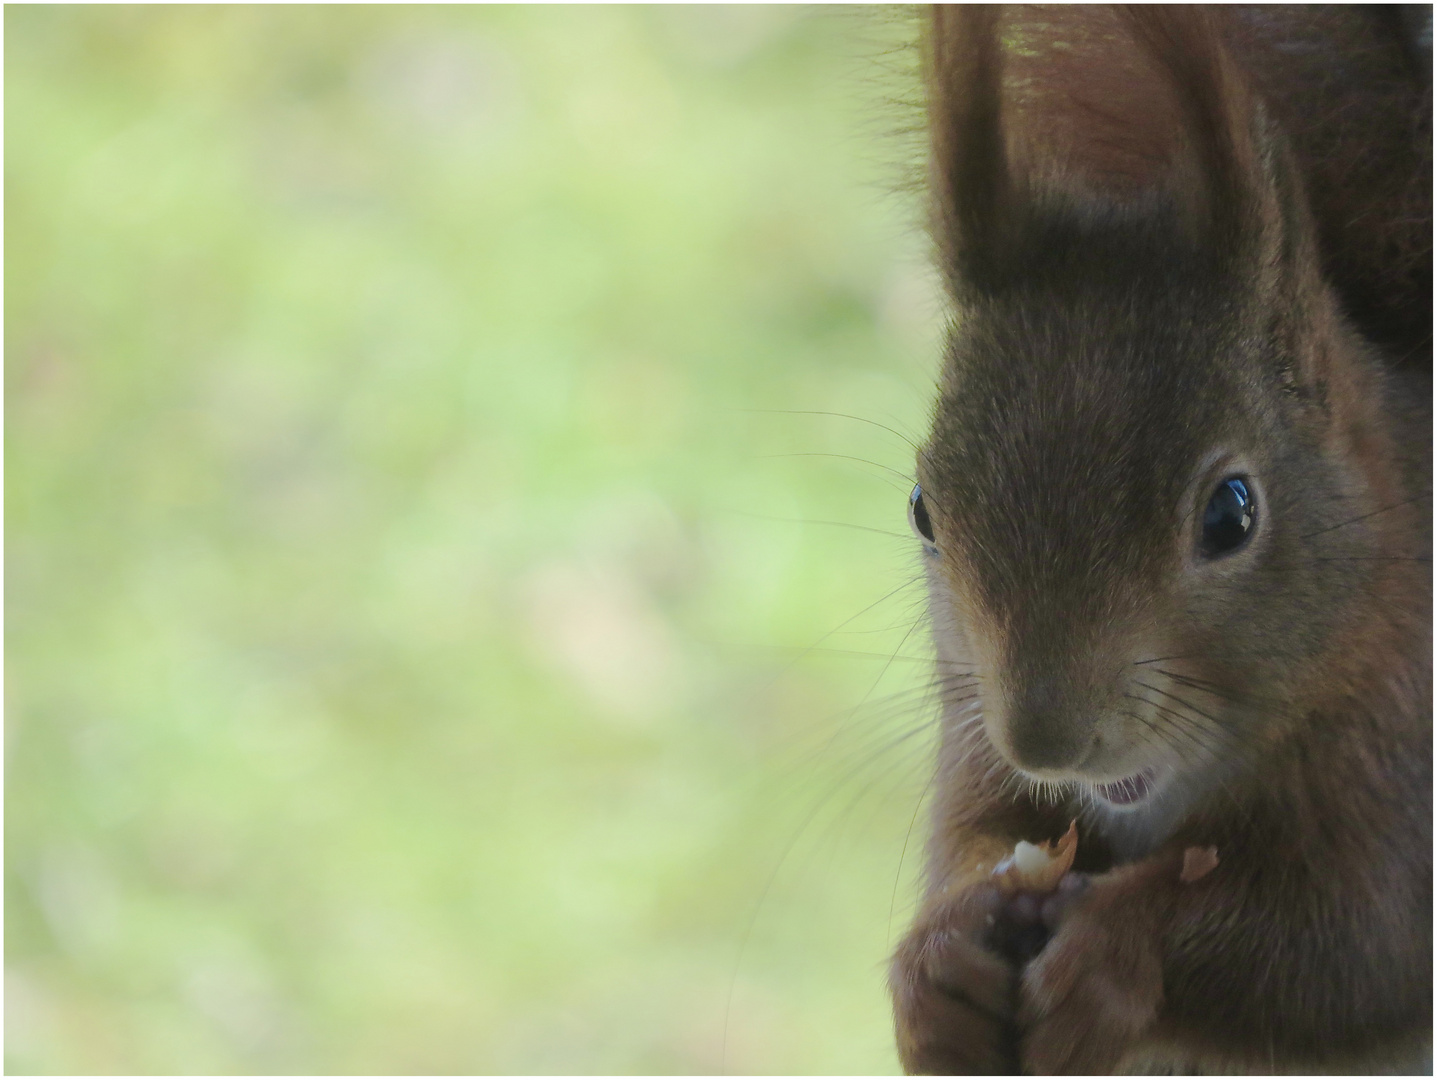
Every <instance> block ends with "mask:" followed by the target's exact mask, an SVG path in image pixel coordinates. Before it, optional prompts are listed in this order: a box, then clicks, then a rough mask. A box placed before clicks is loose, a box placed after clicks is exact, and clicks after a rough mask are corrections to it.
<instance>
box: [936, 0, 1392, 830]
mask: <svg viewBox="0 0 1437 1080" xmlns="http://www.w3.org/2000/svg"><path fill="white" fill-rule="evenodd" d="M1015 11H1016V13H1006V12H1005V13H1004V14H1001V15H1000V14H995V13H994V12H993V11H991V10H988V9H974V8H966V7H965V8H954V9H946V10H943V9H940V11H939V13H938V14H937V15H935V24H934V27H933V33H932V36H931V49H932V52H931V56H930V61H931V81H930V86H931V102H930V112H931V117H932V125H933V145H934V157H933V160H932V163H931V177H932V186H933V191H934V222H935V233H936V238H937V240H938V245H939V248H940V251H941V256H942V258H943V264H944V271H945V276H946V280H947V284H948V288H949V292H950V295H951V297H952V300H953V304H954V320H953V327H952V331H951V334H950V337H949V341H948V346H947V355H946V358H945V368H944V374H943V380H942V388H941V397H940V400H939V404H938V407H937V413H936V418H935V421H934V425H933V430H932V435H931V437H930V439H929V441H928V443H927V444H926V446H925V447H924V448H923V450H922V452H921V453H920V455H919V462H918V476H919V489H918V490H919V494H918V496H917V500H916V505H915V507H914V515H913V517H914V520H915V527H916V528H917V530H918V531H919V533H920V534H921V535H922V536H923V538H924V544H925V548H926V550H927V552H928V556H929V558H928V562H929V566H930V570H931V574H930V584H931V591H932V594H933V613H934V619H935V629H936V633H937V638H938V647H939V651H940V656H942V658H943V661H944V663H946V664H952V665H962V666H963V667H965V668H968V667H971V669H972V670H974V671H975V672H976V674H977V677H978V684H979V692H980V698H981V702H982V712H983V718H984V719H983V723H984V726H985V729H986V731H987V735H988V738H989V740H990V741H991V743H992V744H993V746H994V747H996V748H997V750H998V751H999V752H1000V753H1001V754H1002V756H1003V757H1004V758H1005V759H1006V760H1007V762H1008V763H1010V764H1011V765H1012V766H1013V767H1015V768H1016V769H1017V770H1018V771H1020V772H1021V773H1022V774H1025V775H1026V776H1028V777H1029V778H1031V779H1035V780H1040V781H1050V782H1054V783H1058V784H1078V785H1083V786H1085V787H1086V790H1088V791H1089V792H1091V793H1092V794H1094V795H1095V796H1097V797H1098V799H1099V800H1100V802H1099V805H1101V806H1104V807H1106V808H1108V809H1111V810H1113V811H1114V812H1127V811H1129V810H1133V809H1136V808H1138V807H1143V806H1154V805H1157V804H1158V803H1160V802H1161V800H1160V799H1159V798H1158V797H1157V796H1158V794H1159V793H1160V792H1162V791H1167V792H1168V793H1169V796H1170V798H1169V802H1173V801H1180V800H1182V799H1184V798H1186V797H1187V796H1184V795H1183V794H1182V793H1184V792H1186V793H1188V796H1194V797H1195V795H1196V794H1197V793H1200V792H1202V791H1204V790H1208V789H1209V788H1211V787H1212V785H1213V784H1214V783H1215V782H1216V778H1218V774H1219V773H1220V772H1221V770H1223V769H1225V768H1229V767H1232V766H1235V765H1238V764H1241V763H1243V762H1244V761H1250V760H1251V759H1252V758H1254V757H1255V756H1256V755H1260V753H1261V750H1262V747H1263V745H1264V744H1265V743H1266V742H1267V741H1269V740H1270V739H1271V738H1273V737H1275V736H1276V735H1277V734H1280V733H1281V732H1282V731H1283V730H1285V727H1286V726H1289V725H1291V724H1292V723H1294V722H1295V720H1294V717H1295V715H1296V714H1298V713H1300V712H1301V711H1302V710H1303V709H1304V708H1306V707H1307V706H1308V704H1309V703H1310V701H1311V699H1312V697H1313V695H1314V694H1316V693H1318V692H1319V688H1321V687H1323V686H1330V685H1331V680H1332V679H1333V678H1334V677H1335V676H1334V672H1335V670H1336V668H1334V666H1333V664H1334V661H1333V652H1334V649H1335V648H1336V647H1337V643H1338V641H1339V638H1340V637H1341V634H1342V632H1343V630H1344V628H1350V627H1351V626H1352V625H1353V624H1354V620H1358V619H1359V617H1360V616H1361V614H1362V612H1363V611H1365V610H1366V609H1367V608H1369V607H1370V606H1371V605H1372V602H1373V595H1374V593H1373V587H1372V581H1373V577H1374V574H1376V573H1378V572H1380V566H1381V563H1380V562H1379V561H1378V560H1380V559H1381V558H1383V557H1384V556H1386V555H1390V554H1391V551H1390V546H1391V544H1390V541H1389V539H1388V538H1389V536H1390V525H1391V521H1390V520H1384V519H1383V517H1382V516H1381V515H1380V514H1378V513H1377V512H1378V511H1380V510H1381V509H1382V508H1383V507H1385V506H1386V505H1387V504H1388V502H1390V501H1394V500H1398V499H1401V498H1402V495H1401V493H1400V485H1399V483H1398V478H1397V477H1396V476H1395V475H1394V468H1395V467H1394V466H1393V465H1392V454H1391V450H1390V446H1389V442H1390V440H1389V438H1388V436H1387V435H1386V433H1385V430H1384V428H1383V426H1382V422H1381V415H1382V414H1381V408H1380V404H1381V403H1380V396H1381V392H1382V386H1381V380H1380V376H1379V375H1378V374H1377V369H1376V368H1375V366H1374V365H1373V364H1372V363H1371V361H1370V360H1369V359H1368V358H1367V354H1366V353H1365V351H1364V347H1363V345H1362V344H1361V343H1360V342H1359V341H1358V340H1357V339H1356V338H1355V336H1354V335H1353V334H1352V332H1351V331H1350V330H1349V329H1348V328H1347V327H1346V325H1345V324H1344V322H1343V320H1342V318H1341V317H1340V315H1339V314H1338V312H1337V308H1336V303H1335V301H1334V299H1333V297H1332V294H1331V291H1330V290H1329V289H1328V288H1327V287H1326V286H1325V285H1324V283H1323V281H1322V280H1321V277H1320V275H1319V271H1318V268H1317V257H1316V246H1315V239H1314V233H1313V228H1312V224H1311V221H1310V216H1309V213H1308V210H1307V206H1306V202H1305V199H1304V196H1303V192H1302V187H1301V182H1300V179H1299V177H1298V175H1297V172H1296V170H1295V168H1294V167H1293V165H1292V162H1291V159H1290V156H1289V154H1288V151H1287V150H1286V148H1285V146H1284V142H1283V139H1282V135H1281V133H1280V132H1279V131H1277V130H1276V129H1275V128H1274V126H1273V125H1272V123H1271V122H1270V120H1269V118H1268V116H1267V115H1266V113H1265V111H1264V109H1263V107H1262V104H1261V102H1260V101H1259V100H1257V99H1256V97H1255V96H1254V95H1253V94H1252V93H1251V91H1250V90H1249V89H1248V88H1247V87H1246V86H1245V84H1244V83H1243V81H1242V79H1241V77H1240V75H1239V73H1238V72H1237V71H1236V69H1235V68H1234V67H1233V65H1232V63H1231V61H1230V59H1229V58H1228V57H1227V55H1226V54H1225V53H1224V51H1223V48H1222V45H1221V42H1220V38H1219V35H1218V33H1217V31H1216V27H1215V26H1214V23H1213V20H1214V18H1215V16H1214V15H1213V14H1212V13H1210V12H1206V11H1203V10H1200V9H1178V8H1167V7H1156V8H1135V9H1128V10H1127V11H1126V12H1121V11H1118V10H1115V9H1111V8H1093V7H1088V6H1084V5H1080V6H1077V7H1073V8H1046V9H1041V10H1040V11H1038V13H1036V14H1035V13H1034V9H1027V8H1020V9H1015ZM1364 515H1372V516H1371V517H1366V518H1364ZM1337 666H1338V667H1341V664H1338V665H1337ZM1324 680H1326V681H1325V682H1324Z"/></svg>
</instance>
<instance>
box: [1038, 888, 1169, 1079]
mask: <svg viewBox="0 0 1437 1080" xmlns="http://www.w3.org/2000/svg"><path fill="white" fill-rule="evenodd" d="M1104 899H1105V897H1104V895H1103V890H1102V889H1101V888H1095V889H1093V890H1091V891H1090V892H1089V893H1088V894H1087V895H1086V896H1084V897H1082V899H1081V900H1078V901H1076V902H1075V903H1073V905H1072V906H1071V908H1070V909H1069V910H1067V911H1065V912H1063V914H1062V921H1061V924H1060V925H1059V926H1058V929H1057V932H1056V933H1055V934H1054V936H1053V939H1052V940H1051V941H1050V942H1049V943H1048V945H1047V947H1046V948H1045V949H1044V950H1043V952H1042V953H1041V954H1040V955H1039V956H1038V957H1037V959H1035V960H1034V961H1033V962H1032V963H1030V964H1029V965H1028V967H1027V969H1026V970H1025V971H1024V973H1023V980H1022V984H1021V987H1020V990H1019V997H1020V1004H1019V1010H1018V1022H1019V1027H1020V1028H1021V1030H1022V1033H1023V1034H1022V1039H1021V1046H1020V1053H1021V1060H1022V1065H1023V1071H1024V1072H1026V1073H1032V1074H1052V1073H1078V1074H1096V1075H1102V1074H1105V1073H1111V1072H1112V1071H1113V1069H1114V1068H1115V1066H1116V1065H1117V1064H1118V1062H1119V1060H1120V1059H1121V1058H1122V1057H1123V1054H1124V1053H1125V1051H1127V1050H1128V1049H1129V1048H1130V1047H1131V1046H1132V1045H1133V1043H1134V1042H1135V1041H1136V1040H1137V1039H1138V1038H1139V1037H1140V1036H1141V1035H1142V1034H1143V1032H1144V1031H1146V1030H1147V1029H1148V1028H1149V1027H1150V1026H1151V1025H1152V1023H1153V1021H1154V1020H1155V1019H1156V1018H1157V1015H1158V1009H1159V1007H1160V1006H1161V1005H1162V997H1163V983H1162V960H1161V957H1160V954H1159V950H1158V941H1157V936H1156V934H1154V933H1152V932H1151V929H1150V927H1148V926H1146V925H1145V923H1146V920H1144V919H1142V918H1140V917H1134V913H1133V912H1131V911H1130V910H1120V909H1118V908H1117V907H1116V906H1115V905H1111V904H1105V903H1104ZM1126 907H1127V906H1126V905H1125V908H1126Z"/></svg>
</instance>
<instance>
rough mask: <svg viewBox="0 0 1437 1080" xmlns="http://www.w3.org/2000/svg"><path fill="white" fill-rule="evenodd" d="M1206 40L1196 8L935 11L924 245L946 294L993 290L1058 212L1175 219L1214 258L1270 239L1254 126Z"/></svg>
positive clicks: (1209, 24)
mask: <svg viewBox="0 0 1437 1080" xmlns="http://www.w3.org/2000/svg"><path fill="white" fill-rule="evenodd" d="M1219 30H1220V28H1219V26H1218V23H1217V16H1215V15H1214V14H1213V13H1212V12H1211V11H1209V10H1207V9H1205V8H1199V7H1172V6H1166V5H1160V6H1132V7H1123V6H1108V5H1088V4H1074V5H1013V6H1006V7H1001V8H1000V7H992V6H980V5H961V6H958V7H938V8H935V9H934V14H933V22H932V32H931V34H930V52H929V64H930V68H929V73H930V79H929V88H930V123H931V126H932V136H933V138H932V143H933V155H934V156H933V161H932V172H933V180H934V183H933V191H934V202H935V205H934V209H935V217H936V221H935V225H936V229H935V231H936V233H937V235H938V238H939V241H940V244H941V245H942V247H943V249H944V255H945V256H946V259H945V262H946V265H947V267H948V270H949V274H950V277H951V278H952V279H953V284H954V285H955V287H957V288H961V287H962V286H961V282H964V281H966V282H967V283H969V284H979V285H981V284H982V282H984V281H985V280H991V279H993V278H994V277H995V276H1001V267H1002V266H1003V264H1004V261H1005V259H1009V251H1008V249H1010V248H1011V247H1012V246H1013V244H1014V242H1015V240H1017V239H1018V238H1019V237H1021V235H1022V234H1023V231H1024V229H1025V227H1026V226H1027V225H1029V224H1031V223H1032V220H1033V219H1034V218H1035V217H1036V216H1040V215H1041V214H1043V213H1045V212H1047V211H1046V210H1045V208H1047V210H1051V208H1052V207H1054V206H1058V205H1069V206H1075V207H1080V208H1087V210H1088V211H1089V212H1091V213H1092V216H1093V217H1095V218H1102V219H1111V218H1112V216H1113V214H1114V213H1117V214H1118V215H1119V216H1122V215H1123V214H1144V213H1148V212H1151V211H1152V210H1153V209H1155V208H1164V209H1166V210H1170V211H1175V213H1176V217H1177V219H1178V220H1179V221H1181V222H1182V223H1183V226H1184V230H1185V231H1186V232H1187V233H1188V234H1189V238H1190V239H1191V240H1193V241H1196V243H1197V245H1198V246H1199V247H1201V248H1205V249H1207V250H1210V251H1213V252H1216V253H1232V252H1234V251H1236V250H1237V249H1239V248H1240V247H1242V246H1243V245H1247V250H1249V251H1250V250H1251V243H1252V240H1253V238H1254V237H1255V236H1258V235H1259V234H1262V233H1264V232H1270V230H1267V229H1266V228H1265V225H1264V219H1266V220H1269V221H1270V220H1271V218H1272V215H1273V213H1274V212H1275V211H1276V203H1275V200H1274V199H1273V198H1272V197H1271V194H1270V189H1271V184H1270V183H1268V181H1267V180H1266V178H1265V174H1266V172H1267V171H1268V169H1267V167H1266V166H1265V164H1264V162H1263V160H1262V153H1261V144H1260V136H1259V135H1258V130H1259V128H1260V126H1261V124H1262V123H1263V119H1262V116H1261V114H1260V112H1259V107H1258V104H1257V102H1256V99H1255V98H1254V97H1253V95H1252V94H1251V93H1250V92H1249V91H1248V89H1247V87H1246V85H1245V83H1244V81H1243V79H1242V77H1241V75H1240V74H1239V72H1238V71H1237V69H1236V67H1235V66H1234V63H1233V61H1232V60H1231V58H1230V57H1229V56H1228V55H1227V52H1226V50H1225V48H1224V46H1223V44H1222V41H1221V37H1220V33H1219Z"/></svg>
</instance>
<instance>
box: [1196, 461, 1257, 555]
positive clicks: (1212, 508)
mask: <svg viewBox="0 0 1437 1080" xmlns="http://www.w3.org/2000/svg"><path fill="white" fill-rule="evenodd" d="M1256 525H1257V502H1256V501H1255V500H1254V499H1253V497H1252V492H1251V490H1250V489H1249V488H1248V485H1247V481H1246V480H1245V479H1243V478H1242V477H1241V476H1229V477H1228V478H1227V479H1226V480H1224V481H1223V482H1222V483H1221V484H1219V485H1218V486H1217V490H1216V491H1214V492H1213V493H1212V498H1211V499H1209V500H1208V501H1207V509H1206V510H1204V511H1203V515H1202V545H1201V548H1202V553H1203V555H1205V556H1206V557H1207V558H1209V559H1211V558H1214V557H1216V556H1218V555H1224V554H1226V553H1227V552H1229V551H1232V550H1234V549H1235V548H1238V547H1240V546H1241V545H1242V542H1243V541H1244V540H1246V539H1247V538H1248V536H1250V535H1251V534H1252V530H1253V528H1254V526H1256Z"/></svg>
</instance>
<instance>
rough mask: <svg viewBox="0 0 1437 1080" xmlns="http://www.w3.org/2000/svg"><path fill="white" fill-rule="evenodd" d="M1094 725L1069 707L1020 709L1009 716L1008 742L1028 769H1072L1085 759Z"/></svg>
mask: <svg viewBox="0 0 1437 1080" xmlns="http://www.w3.org/2000/svg"><path fill="white" fill-rule="evenodd" d="M1089 729H1090V725H1088V724H1086V723H1083V722H1082V721H1081V720H1079V719H1078V718H1076V717H1074V716H1073V715H1072V714H1071V713H1068V712H1066V711H1065V710H1055V709H1022V708H1020V709H1018V710H1015V712H1014V713H1013V715H1012V716H1010V717H1009V718H1008V744H1009V746H1010V747H1011V748H1012V752H1013V757H1014V759H1015V764H1017V765H1018V766H1019V767H1020V768H1024V769H1070V768H1072V767H1073V766H1075V765H1077V764H1078V763H1079V762H1080V761H1082V760H1083V757H1084V756H1085V755H1086V753H1087V751H1088V744H1089V742H1090V730H1089Z"/></svg>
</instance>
